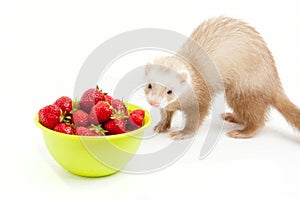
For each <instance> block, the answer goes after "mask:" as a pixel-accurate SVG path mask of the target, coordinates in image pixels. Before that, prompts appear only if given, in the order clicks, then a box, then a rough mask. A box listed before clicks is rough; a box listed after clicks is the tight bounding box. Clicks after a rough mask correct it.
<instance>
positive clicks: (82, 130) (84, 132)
mask: <svg viewBox="0 0 300 200" xmlns="http://www.w3.org/2000/svg"><path fill="white" fill-rule="evenodd" d="M75 135H79V136H97V134H96V133H95V132H94V131H91V130H90V129H89V128H86V127H83V126H80V127H77V128H76V132H75Z"/></svg>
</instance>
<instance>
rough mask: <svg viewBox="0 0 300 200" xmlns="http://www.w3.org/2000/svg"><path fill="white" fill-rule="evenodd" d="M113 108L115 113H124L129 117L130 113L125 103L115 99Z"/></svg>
mask: <svg viewBox="0 0 300 200" xmlns="http://www.w3.org/2000/svg"><path fill="white" fill-rule="evenodd" d="M111 106H112V107H113V109H114V112H115V113H123V116H124V117H127V116H128V111H127V108H126V106H125V104H124V103H123V101H121V100H119V99H113V100H112V101H111Z"/></svg>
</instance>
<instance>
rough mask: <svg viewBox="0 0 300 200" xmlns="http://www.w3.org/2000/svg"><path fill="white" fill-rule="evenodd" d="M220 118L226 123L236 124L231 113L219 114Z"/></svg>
mask: <svg viewBox="0 0 300 200" xmlns="http://www.w3.org/2000/svg"><path fill="white" fill-rule="evenodd" d="M221 118H222V119H223V120H225V121H227V122H231V123H238V122H237V120H236V119H235V117H234V116H233V114H232V113H223V114H221Z"/></svg>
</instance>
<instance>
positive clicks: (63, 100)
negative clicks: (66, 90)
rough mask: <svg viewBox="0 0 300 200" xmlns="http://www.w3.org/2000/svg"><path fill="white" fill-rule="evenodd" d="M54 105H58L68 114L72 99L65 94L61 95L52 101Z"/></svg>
mask: <svg viewBox="0 0 300 200" xmlns="http://www.w3.org/2000/svg"><path fill="white" fill-rule="evenodd" d="M54 105H57V106H58V107H60V109H61V110H62V112H63V113H64V114H65V115H68V114H69V113H70V111H71V110H72V99H71V98H70V97H67V96H62V97H60V98H59V99H57V100H56V101H55V102H54Z"/></svg>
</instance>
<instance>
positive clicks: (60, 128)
mask: <svg viewBox="0 0 300 200" xmlns="http://www.w3.org/2000/svg"><path fill="white" fill-rule="evenodd" d="M54 130H55V131H57V132H61V133H65V134H69V135H72V134H74V133H75V129H74V127H73V126H71V125H67V124H65V123H60V124H57V125H56V126H55V127H54Z"/></svg>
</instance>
